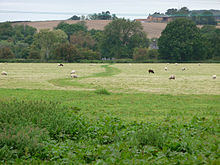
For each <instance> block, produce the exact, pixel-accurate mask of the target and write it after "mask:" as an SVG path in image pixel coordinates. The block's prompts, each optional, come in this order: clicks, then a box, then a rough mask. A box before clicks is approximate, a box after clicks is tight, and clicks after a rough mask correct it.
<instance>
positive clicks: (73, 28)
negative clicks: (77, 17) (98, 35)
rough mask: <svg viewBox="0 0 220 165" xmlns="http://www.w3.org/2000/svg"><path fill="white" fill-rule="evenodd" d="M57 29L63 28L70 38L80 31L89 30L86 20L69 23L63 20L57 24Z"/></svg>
mask: <svg viewBox="0 0 220 165" xmlns="http://www.w3.org/2000/svg"><path fill="white" fill-rule="evenodd" d="M55 29H61V30H63V31H64V32H65V33H66V34H67V35H68V39H69V38H70V36H71V35H72V34H74V33H76V32H78V31H84V32H87V31H88V30H87V26H86V25H85V23H84V22H79V23H76V24H68V23H65V22H61V23H59V24H58V25H57V27H56V28H55Z"/></svg>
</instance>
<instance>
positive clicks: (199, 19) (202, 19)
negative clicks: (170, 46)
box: [191, 11, 217, 25]
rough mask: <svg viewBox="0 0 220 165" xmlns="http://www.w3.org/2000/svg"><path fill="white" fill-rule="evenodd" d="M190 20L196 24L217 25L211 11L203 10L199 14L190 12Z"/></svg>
mask: <svg viewBox="0 0 220 165" xmlns="http://www.w3.org/2000/svg"><path fill="white" fill-rule="evenodd" d="M191 16H192V20H193V21H194V22H195V23H196V24H198V25H217V22H216V19H215V17H214V15H213V13H212V12H211V11H204V12H203V13H201V14H198V13H196V12H192V13H191Z"/></svg>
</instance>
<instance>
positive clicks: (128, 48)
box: [100, 19, 149, 58]
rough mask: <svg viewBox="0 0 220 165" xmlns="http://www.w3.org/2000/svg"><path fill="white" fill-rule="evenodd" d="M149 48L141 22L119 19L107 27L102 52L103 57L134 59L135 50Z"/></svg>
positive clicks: (101, 47)
mask: <svg viewBox="0 0 220 165" xmlns="http://www.w3.org/2000/svg"><path fill="white" fill-rule="evenodd" d="M148 46H149V40H148V39H147V37H146V34H145V33H144V32H143V27H142V25H141V23H140V22H136V21H130V20H126V19H117V20H113V21H112V22H111V23H109V24H108V25H107V26H105V29H104V31H103V37H102V40H101V44H100V49H101V50H100V51H101V53H102V56H103V57H108V58H112V57H115V58H132V55H133V50H134V48H136V47H148Z"/></svg>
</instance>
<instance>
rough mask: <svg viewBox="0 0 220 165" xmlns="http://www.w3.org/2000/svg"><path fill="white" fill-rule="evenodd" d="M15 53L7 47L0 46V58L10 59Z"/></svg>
mask: <svg viewBox="0 0 220 165" xmlns="http://www.w3.org/2000/svg"><path fill="white" fill-rule="evenodd" d="M14 57H15V55H14V53H13V52H12V51H11V49H10V48H8V47H3V48H0V59H10V58H14Z"/></svg>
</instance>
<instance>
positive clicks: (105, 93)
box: [95, 88, 111, 95]
mask: <svg viewBox="0 0 220 165" xmlns="http://www.w3.org/2000/svg"><path fill="white" fill-rule="evenodd" d="M95 93H97V94H99V95H110V94H111V93H110V92H109V91H108V90H107V89H105V88H101V89H97V90H96V91H95Z"/></svg>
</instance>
